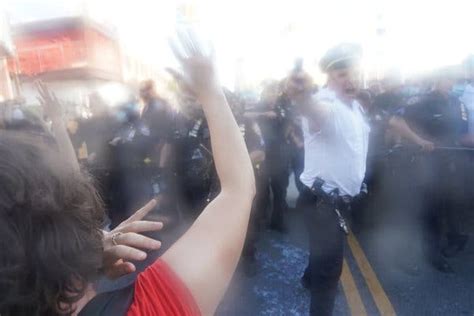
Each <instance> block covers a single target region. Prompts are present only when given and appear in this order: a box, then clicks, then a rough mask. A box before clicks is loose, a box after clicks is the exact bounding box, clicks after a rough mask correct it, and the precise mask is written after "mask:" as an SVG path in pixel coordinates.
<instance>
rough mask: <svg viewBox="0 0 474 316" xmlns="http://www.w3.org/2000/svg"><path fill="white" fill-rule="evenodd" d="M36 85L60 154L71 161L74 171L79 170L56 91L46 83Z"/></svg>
mask: <svg viewBox="0 0 474 316" xmlns="http://www.w3.org/2000/svg"><path fill="white" fill-rule="evenodd" d="M36 87H37V90H38V93H39V95H40V96H39V97H38V100H39V102H40V104H41V106H42V107H43V111H44V113H45V114H46V115H47V116H48V117H49V118H50V119H51V122H52V125H51V130H52V132H53V134H54V136H55V137H56V142H57V144H58V149H59V152H60V154H61V155H62V156H63V157H64V159H65V160H66V161H69V162H70V164H71V168H72V170H73V171H79V169H80V167H79V162H78V161H77V156H76V152H75V151H74V146H73V145H72V142H71V138H70V137H69V134H68V132H67V128H66V124H65V122H64V115H63V108H62V104H61V102H59V100H58V98H57V97H56V95H55V94H54V93H52V92H51V91H49V89H48V87H47V86H46V85H45V84H44V83H42V82H37V84H36Z"/></svg>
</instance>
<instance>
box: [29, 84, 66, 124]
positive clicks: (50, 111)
mask: <svg viewBox="0 0 474 316" xmlns="http://www.w3.org/2000/svg"><path fill="white" fill-rule="evenodd" d="M36 89H37V90H38V93H39V97H37V99H38V101H39V103H40V104H41V106H42V107H43V111H44V114H46V115H47V116H48V117H49V118H50V119H51V120H55V119H61V118H62V117H63V115H64V111H63V106H62V104H61V102H60V101H59V99H58V98H57V96H56V94H55V93H54V92H51V91H50V90H49V88H48V86H47V85H46V84H45V83H44V82H42V81H37V82H36Z"/></svg>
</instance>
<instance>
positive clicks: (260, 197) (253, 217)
mask: <svg viewBox="0 0 474 316" xmlns="http://www.w3.org/2000/svg"><path fill="white" fill-rule="evenodd" d="M267 186H268V184H267V179H266V178H265V177H263V176H262V174H261V173H257V172H256V173H255V187H256V193H255V199H254V200H253V204H252V211H251V213H250V220H249V226H248V230H247V235H246V237H245V244H244V249H243V250H242V255H243V256H244V257H247V258H253V257H254V255H255V251H256V247H255V244H256V242H257V240H258V231H259V223H260V222H261V221H262V219H263V217H264V215H265V209H266V206H267V205H266V203H268V199H267V198H266V196H265V194H264V193H265V192H264V191H265V190H268V187H267Z"/></svg>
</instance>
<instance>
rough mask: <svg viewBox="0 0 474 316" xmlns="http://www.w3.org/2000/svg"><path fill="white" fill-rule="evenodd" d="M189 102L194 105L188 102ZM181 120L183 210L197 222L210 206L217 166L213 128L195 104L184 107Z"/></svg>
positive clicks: (179, 160) (179, 173)
mask: <svg viewBox="0 0 474 316" xmlns="http://www.w3.org/2000/svg"><path fill="white" fill-rule="evenodd" d="M188 101H189V102H193V101H191V100H188ZM183 106H184V109H182V111H181V113H180V115H179V116H178V119H177V122H178V123H177V126H178V128H177V132H176V143H177V154H176V158H177V163H176V171H177V177H178V185H177V187H178V190H179V193H178V194H179V196H180V198H179V201H180V209H181V210H182V213H183V215H186V216H187V217H189V219H190V220H191V221H193V220H195V219H196V218H197V216H199V214H200V213H201V211H202V210H203V209H204V207H205V206H206V205H207V199H208V198H209V194H210V190H211V184H212V178H213V174H214V164H213V158H212V151H211V140H210V133H209V128H208V127H207V122H206V120H205V117H204V113H203V112H202V111H201V110H200V109H199V108H198V107H197V106H193V105H192V104H186V105H182V107H183Z"/></svg>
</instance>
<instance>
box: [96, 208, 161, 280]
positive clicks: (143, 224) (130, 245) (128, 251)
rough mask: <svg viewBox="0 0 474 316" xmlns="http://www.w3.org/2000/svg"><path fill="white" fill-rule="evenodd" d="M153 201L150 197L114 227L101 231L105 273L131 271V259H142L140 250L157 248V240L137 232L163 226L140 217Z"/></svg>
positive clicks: (150, 230)
mask: <svg viewBox="0 0 474 316" xmlns="http://www.w3.org/2000/svg"><path fill="white" fill-rule="evenodd" d="M157 203H158V201H157V200H154V199H153V200H151V201H150V202H148V203H147V204H146V205H145V206H143V207H142V208H141V209H139V210H138V211H136V212H135V213H134V214H133V215H132V216H130V217H129V218H128V219H127V220H125V221H123V222H122V223H121V224H120V225H119V226H117V227H116V228H115V229H114V230H112V231H110V232H105V233H104V239H103V246H104V261H103V270H104V273H105V275H106V276H107V277H109V278H111V279H116V278H119V277H121V276H124V275H126V274H129V273H133V272H135V270H136V267H135V265H134V264H133V263H132V262H131V261H143V260H145V259H146V257H147V254H146V252H145V251H143V250H158V249H160V247H161V243H160V242H159V241H157V240H154V239H152V238H149V237H145V236H143V235H142V234H141V233H144V232H152V231H158V230H160V229H162V228H163V223H161V222H154V221H144V220H143V218H144V217H145V216H146V215H147V214H148V213H149V212H150V211H151V210H152V209H154V208H155V206H156V205H157Z"/></svg>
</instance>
